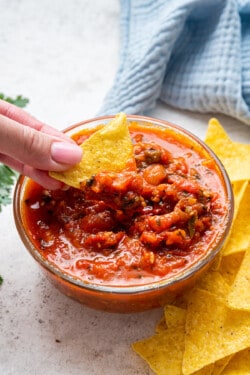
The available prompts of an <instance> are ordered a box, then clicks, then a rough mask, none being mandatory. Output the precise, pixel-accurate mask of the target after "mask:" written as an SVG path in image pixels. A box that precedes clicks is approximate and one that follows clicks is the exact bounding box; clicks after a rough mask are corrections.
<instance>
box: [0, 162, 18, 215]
mask: <svg viewBox="0 0 250 375" xmlns="http://www.w3.org/2000/svg"><path fill="white" fill-rule="evenodd" d="M17 176H18V174H17V173H16V172H14V171H13V170H12V169H10V168H9V167H7V165H4V164H0V212H1V211H2V206H6V205H7V204H9V203H11V191H12V186H13V185H14V183H15V181H16V178H17Z"/></svg>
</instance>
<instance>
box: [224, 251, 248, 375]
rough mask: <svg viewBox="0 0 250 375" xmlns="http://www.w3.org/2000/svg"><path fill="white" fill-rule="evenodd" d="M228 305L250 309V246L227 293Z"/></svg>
mask: <svg viewBox="0 0 250 375" xmlns="http://www.w3.org/2000/svg"><path fill="white" fill-rule="evenodd" d="M228 305H229V307H231V308H232V309H238V310H247V311H250V247H249V249H248V250H247V251H246V252H245V255H244V258H243V260H242V263H241V266H240V268H239V270H238V273H237V275H236V277H235V280H234V282H233V284H232V286H231V291H230V293H229V295H228ZM249 371H250V369H249Z"/></svg>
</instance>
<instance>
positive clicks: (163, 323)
mask: <svg viewBox="0 0 250 375" xmlns="http://www.w3.org/2000/svg"><path fill="white" fill-rule="evenodd" d="M167 328H168V327H167V323H166V320H165V316H162V317H161V319H160V320H159V322H158V323H157V325H156V327H155V332H156V333H159V332H162V331H165V330H166V329H167Z"/></svg>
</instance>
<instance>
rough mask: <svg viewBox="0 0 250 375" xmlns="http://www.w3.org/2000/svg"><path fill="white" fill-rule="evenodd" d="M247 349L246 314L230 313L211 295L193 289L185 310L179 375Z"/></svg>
mask: <svg viewBox="0 0 250 375" xmlns="http://www.w3.org/2000/svg"><path fill="white" fill-rule="evenodd" d="M249 346H250V313H249V312H246V311H235V310H231V309H229V308H228V307H227V306H226V304H225V303H224V302H223V301H222V299H220V298H217V297H216V296H214V295H213V294H212V293H209V292H207V291H204V290H199V289H194V290H193V293H192V294H191V296H190V301H189V305H188V310H187V318H186V335H185V350H184V355H183V366H182V371H183V374H184V375H191V374H192V373H193V372H195V371H198V370H199V369H201V368H203V367H205V366H207V365H209V364H213V363H215V362H216V361H217V360H220V359H222V358H224V357H227V356H228V355H231V354H234V353H236V352H238V351H240V350H243V349H246V348H248V347H249Z"/></svg>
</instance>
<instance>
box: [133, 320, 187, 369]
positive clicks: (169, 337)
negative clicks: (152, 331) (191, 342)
mask: <svg viewBox="0 0 250 375" xmlns="http://www.w3.org/2000/svg"><path fill="white" fill-rule="evenodd" d="M184 337H185V329H184V326H179V327H174V328H169V329H166V330H164V331H162V332H159V333H157V334H156V335H154V336H151V337H149V338H147V339H145V340H141V341H138V342H135V343H134V344H132V348H133V350H134V351H135V352H136V353H137V354H139V355H140V356H141V357H142V358H143V359H144V360H145V361H146V362H147V363H148V364H149V366H150V368H151V369H152V370H153V371H155V373H156V374H157V375H180V374H181V373H182V372H181V366H182V356H183V351H184Z"/></svg>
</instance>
